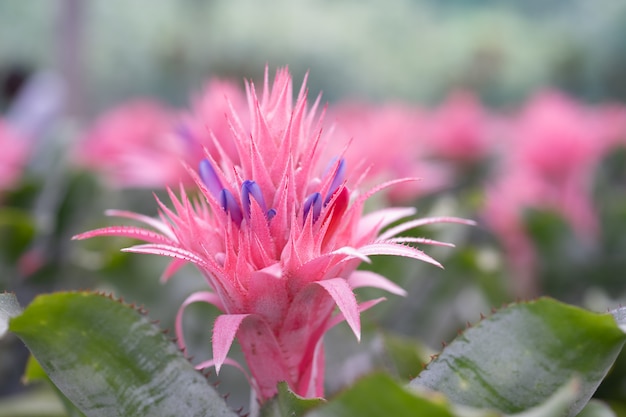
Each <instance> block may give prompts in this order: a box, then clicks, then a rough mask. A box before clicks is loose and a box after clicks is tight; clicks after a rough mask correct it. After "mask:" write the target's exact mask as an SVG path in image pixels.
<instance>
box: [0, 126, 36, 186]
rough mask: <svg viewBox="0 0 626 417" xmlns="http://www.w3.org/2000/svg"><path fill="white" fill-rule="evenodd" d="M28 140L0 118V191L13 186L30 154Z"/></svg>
mask: <svg viewBox="0 0 626 417" xmlns="http://www.w3.org/2000/svg"><path fill="white" fill-rule="evenodd" d="M30 148H31V144H30V141H28V140H26V138H25V137H24V136H22V135H20V134H19V133H18V132H17V131H16V130H15V129H13V127H12V126H10V125H9V124H8V123H6V122H4V121H3V120H2V119H0V149H2V151H1V152H0V192H1V191H2V190H8V189H11V188H13V187H14V186H15V184H16V183H17V181H18V180H19V178H20V176H21V175H22V171H23V169H24V165H25V164H26V161H27V159H28V156H29V154H30Z"/></svg>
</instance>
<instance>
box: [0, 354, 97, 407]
mask: <svg viewBox="0 0 626 417" xmlns="http://www.w3.org/2000/svg"><path fill="white" fill-rule="evenodd" d="M22 380H23V381H24V383H26V384H30V383H33V382H38V381H45V382H46V383H47V384H48V386H49V387H51V388H52V390H53V391H54V393H55V394H56V396H57V402H58V403H60V404H63V407H64V409H65V415H66V417H85V415H84V414H83V413H81V411H80V410H79V409H78V408H76V406H75V405H74V403H72V402H71V401H70V400H69V398H67V397H66V396H65V395H64V394H63V393H62V392H61V390H59V389H58V388H57V387H56V386H55V385H54V383H52V381H51V380H50V378H49V377H48V375H47V374H46V371H44V369H43V368H42V367H41V365H40V364H39V362H37V359H35V357H34V356H33V355H30V356H29V358H28V362H27V363H26V371H25V372H24V376H23V378H22ZM0 417H1V416H0Z"/></svg>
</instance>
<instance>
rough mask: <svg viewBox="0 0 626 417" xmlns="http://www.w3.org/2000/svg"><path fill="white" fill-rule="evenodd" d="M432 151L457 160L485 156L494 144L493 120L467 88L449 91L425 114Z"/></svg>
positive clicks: (480, 158) (471, 160)
mask: <svg viewBox="0 0 626 417" xmlns="http://www.w3.org/2000/svg"><path fill="white" fill-rule="evenodd" d="M427 124H428V125H427V127H426V130H427V136H428V143H429V145H430V147H431V152H432V153H433V154H434V155H435V156H437V157H441V158H445V159H449V160H452V161H458V162H476V161H480V160H482V159H484V158H485V157H486V156H488V154H489V153H490V152H491V150H492V148H493V137H494V131H495V121H494V119H493V117H491V116H490V115H489V114H488V112H487V111H486V110H485V109H484V108H483V107H482V105H481V103H480V101H479V100H478V98H477V97H476V96H475V95H474V94H473V93H471V92H469V91H457V92H454V93H453V94H451V95H450V96H449V97H448V98H447V100H446V101H445V102H444V103H442V104H441V105H440V106H439V107H438V108H436V109H434V110H433V111H432V112H431V113H430V115H429V117H428V118H427Z"/></svg>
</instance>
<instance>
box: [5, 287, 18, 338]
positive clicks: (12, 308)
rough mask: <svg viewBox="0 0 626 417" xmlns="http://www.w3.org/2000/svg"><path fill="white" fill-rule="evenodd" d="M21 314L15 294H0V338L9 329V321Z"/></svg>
mask: <svg viewBox="0 0 626 417" xmlns="http://www.w3.org/2000/svg"><path fill="white" fill-rule="evenodd" d="M21 313H22V307H20V303H19V302H18V301H17V298H15V294H10V293H3V294H0V338H1V337H2V336H4V334H5V333H6V332H7V330H8V329H9V320H10V319H11V318H13V317H17V316H19V315H20V314H21Z"/></svg>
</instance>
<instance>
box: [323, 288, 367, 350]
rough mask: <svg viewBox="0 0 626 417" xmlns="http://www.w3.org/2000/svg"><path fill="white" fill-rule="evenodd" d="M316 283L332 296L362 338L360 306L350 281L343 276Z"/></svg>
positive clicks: (358, 338) (357, 334)
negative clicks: (349, 283)
mask: <svg viewBox="0 0 626 417" xmlns="http://www.w3.org/2000/svg"><path fill="white" fill-rule="evenodd" d="M314 284H317V285H319V286H320V287H322V288H323V289H324V290H326V292H327V293H328V295H330V296H331V297H332V299H333V300H334V301H335V303H336V304H337V307H338V308H339V311H340V312H341V314H343V316H344V317H345V319H346V321H347V322H348V325H349V326H350V328H351V329H352V331H353V332H354V335H355V336H356V338H357V340H361V321H360V318H359V306H358V304H357V302H356V298H355V297H354V292H352V288H350V285H348V282H347V281H346V280H345V279H343V278H331V279H327V280H324V281H316V282H314Z"/></svg>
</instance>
